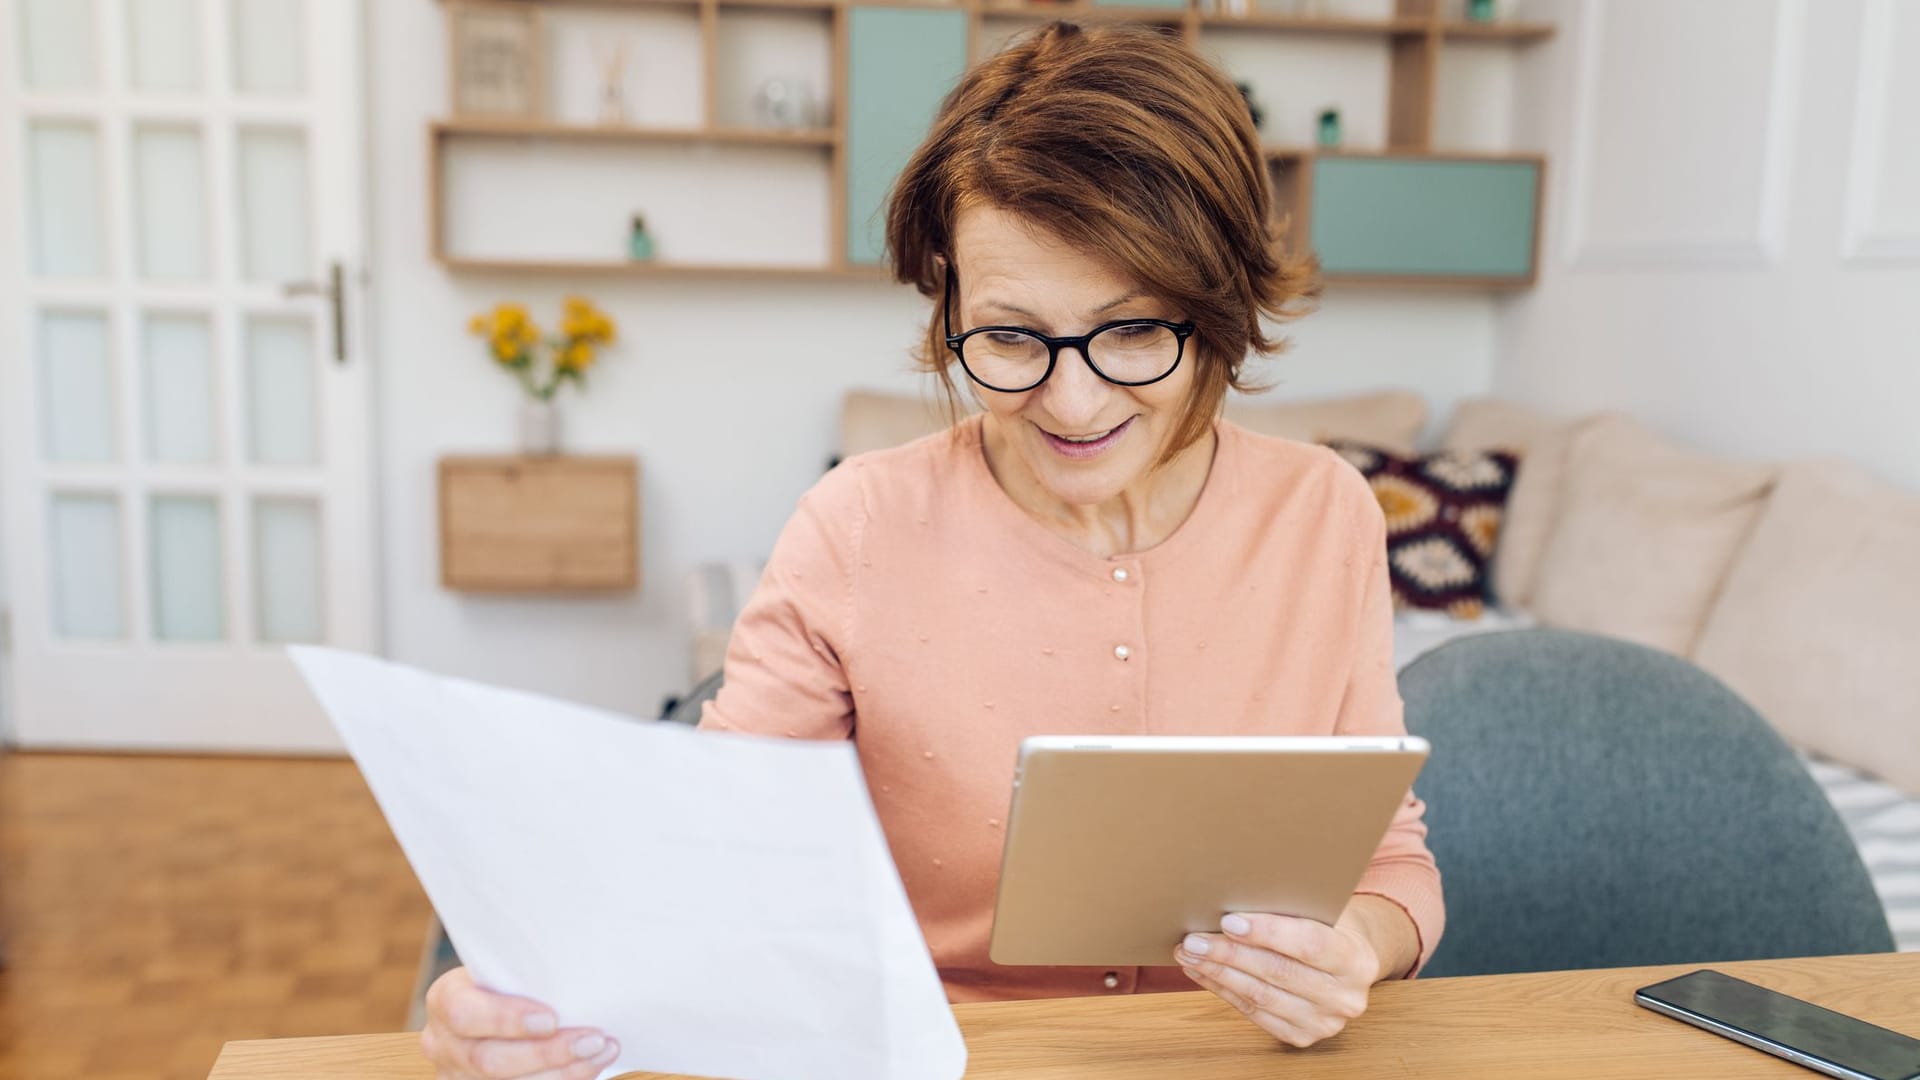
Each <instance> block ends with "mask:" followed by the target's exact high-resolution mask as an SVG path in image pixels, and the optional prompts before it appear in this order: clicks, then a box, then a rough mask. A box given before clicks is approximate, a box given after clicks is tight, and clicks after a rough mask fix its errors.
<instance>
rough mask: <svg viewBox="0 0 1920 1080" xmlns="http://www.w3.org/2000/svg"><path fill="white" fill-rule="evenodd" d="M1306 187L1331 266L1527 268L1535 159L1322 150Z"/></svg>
mask: <svg viewBox="0 0 1920 1080" xmlns="http://www.w3.org/2000/svg"><path fill="white" fill-rule="evenodd" d="M1312 190H1313V208H1312V215H1311V224H1310V225H1309V227H1308V228H1309V234H1308V235H1309V237H1310V238H1311V240H1312V242H1313V249H1314V252H1315V253H1316V254H1318V255H1319V256H1320V265H1321V268H1322V269H1323V270H1324V271H1325V272H1326V273H1327V274H1329V275H1353V276H1377V277H1422V278H1434V279H1445V278H1454V277H1460V278H1509V279H1513V280H1514V281H1516V282H1524V281H1526V280H1528V279H1530V278H1532V276H1533V250H1534V235H1533V234H1534V228H1535V213H1534V211H1535V207H1536V204H1537V203H1538V200H1539V197H1540V164H1539V162H1538V161H1535V160H1512V161H1499V160H1449V159H1444V158H1442V159H1433V158H1396V157H1371V156H1369V157H1340V156H1323V157H1320V158H1318V159H1317V160H1315V162H1314V166H1313V189H1312Z"/></svg>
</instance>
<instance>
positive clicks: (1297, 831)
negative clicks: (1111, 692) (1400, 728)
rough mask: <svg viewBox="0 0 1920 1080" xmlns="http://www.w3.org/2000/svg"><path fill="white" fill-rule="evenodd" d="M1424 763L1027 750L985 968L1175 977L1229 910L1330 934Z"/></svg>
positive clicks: (1304, 745) (1364, 754)
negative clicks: (1141, 971)
mask: <svg viewBox="0 0 1920 1080" xmlns="http://www.w3.org/2000/svg"><path fill="white" fill-rule="evenodd" d="M1427 751H1428V746H1427V742H1426V740H1425V739H1421V738H1418V737H1416V736H1391V737H1378V738H1367V737H1346V736H1276V737H1242V736H1160V735H1138V736H1116V737H1103V736H1091V735H1089V736H1079V735H1048V736H1036V737H1033V738H1029V739H1027V740H1025V741H1024V742H1023V743H1022V744H1021V746H1020V763H1019V770H1018V772H1017V774H1016V776H1015V778H1014V784H1013V808H1012V810H1011V811H1010V812H1009V814H1008V816H1007V846H1006V850H1005V853H1004V854H1003V855H1002V858H1001V863H1000V892H999V897H998V899H997V901H996V903H995V905H994V916H993V939H992V943H991V945H990V947H989V949H988V952H989V955H991V956H992V958H993V961H994V963H996V964H1060V965H1074V966H1087V967H1121V966H1133V965H1158V966H1167V965H1171V964H1173V963H1174V959H1173V949H1174V946H1175V945H1176V944H1178V942H1179V941H1180V938H1181V937H1182V936H1183V935H1185V934H1186V933H1188V932H1189V931H1195V930H1199V931H1217V930H1219V928H1220V917H1221V916H1222V915H1225V914H1227V913H1228V912H1235V911H1239V912H1272V913H1276V914H1283V915H1301V916H1305V917H1307V918H1310V919H1316V920H1318V921H1320V922H1323V923H1327V924H1329V925H1331V924H1332V923H1333V922H1334V921H1335V920H1337V919H1338V918H1339V917H1340V913H1341V911H1342V910H1344V909H1345V908H1346V906H1347V900H1348V898H1349V897H1351V896H1352V894H1353V888H1354V886H1355V885H1357V884H1359V881H1360V875H1361V874H1362V873H1363V872H1364V871H1365V870H1366V867H1367V863H1368V862H1369V861H1370V860H1371V859H1372V857H1373V853H1374V850H1375V849H1376V848H1378V847H1379V845H1380V840H1381V838H1382V837H1383V836H1385V835H1386V831H1387V826H1388V825H1390V824H1391V823H1392V821H1393V815H1394V813H1395V812H1396V811H1397V810H1399V808H1400V805H1401V803H1402V802H1403V801H1404V800H1405V798H1406V796H1407V790H1408V788H1410V787H1411V786H1412V784H1413V778H1414V777H1415V776H1416V775H1418V773H1419V772H1420V767H1421V766H1422V765H1423V764H1425V762H1426V759H1427Z"/></svg>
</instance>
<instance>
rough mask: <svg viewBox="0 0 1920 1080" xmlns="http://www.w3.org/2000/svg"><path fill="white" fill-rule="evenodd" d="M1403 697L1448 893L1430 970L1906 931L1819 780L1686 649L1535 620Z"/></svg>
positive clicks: (1474, 648)
mask: <svg viewBox="0 0 1920 1080" xmlns="http://www.w3.org/2000/svg"><path fill="white" fill-rule="evenodd" d="M1400 693H1401V696H1402V697H1404V698H1405V699H1406V703H1407V727H1408V729H1409V730H1410V731H1412V732H1413V733H1414V734H1417V735H1423V736H1425V737H1426V738H1427V739H1429V740H1431V741H1432V743H1433V757H1432V760H1431V761H1429V762H1428V764H1427V768H1426V770H1425V771H1424V772H1423V773H1422V774H1421V776H1420V779H1419V780H1418V781H1417V782H1416V784H1415V789H1416V790H1417V791H1418V792H1419V794H1420V795H1421V797H1422V798H1424V799H1426V800H1427V803H1428V809H1427V823H1428V826H1429V828H1430V830H1431V832H1430V834H1429V836H1428V843H1429V845H1430V846H1431V847H1432V849H1433V853H1434V856H1435V858H1436V859H1438V860H1439V863H1440V870H1441V874H1442V876H1443V878H1444V880H1445V886H1446V894H1447V930H1446V935H1445V937H1444V938H1443V939H1442V940H1441V943H1440V948H1439V950H1438V952H1437V953H1436V954H1435V956H1434V958H1433V960H1432V962H1431V963H1430V964H1429V965H1428V966H1427V968H1426V969H1425V971H1424V973H1423V974H1426V975H1429V976H1440V975H1475V974H1490V973H1495V972H1508V971H1547V970H1557V969H1566V968H1591V967H1622V966H1630V965H1640V964H1663V963H1697V962H1713V961H1729V960H1743V959H1759V958H1765V957H1778V956H1812V955H1828V954H1840V953H1863V952H1886V951H1890V950H1891V949H1892V948H1893V940H1892V937H1891V935H1890V934H1889V933H1888V930H1887V922H1886V915H1885V912H1884V911H1883V910H1882V908H1881V906H1880V901H1879V899H1878V898H1877V897H1876V896H1875V894H1874V890H1873V884H1872V882H1871V880H1869V878H1868V877H1867V872H1866V869H1865V867H1863V866H1862V865H1861V862H1860V856H1859V854H1858V852H1857V851H1856V850H1855V848H1854V845H1853V842H1852V840H1851V839H1850V838H1849V837H1848V835H1847V831H1846V829H1845V828H1844V827H1843V826H1842V824H1841V822H1840V818H1839V816H1838V815H1837V814H1835V812H1834V810H1833V807H1832V805H1831V804H1830V803H1828V801H1827V799H1826V796H1825V794H1824V793H1823V792H1822V791H1821V790H1820V787H1819V785H1817V784H1816V783H1815V782H1814V781H1813V779H1812V777H1811V776H1810V775H1809V774H1808V773H1807V771H1806V768H1805V767H1804V766H1803V765H1802V764H1801V762H1800V761H1799V760H1798V759H1797V758H1796V757H1795V756H1794V754H1793V752H1792V751H1791V750H1790V749H1788V748H1787V745H1786V744H1785V743H1783V742H1782V741H1781V740H1780V737H1779V736H1778V735H1776V734H1774V732H1773V730H1772V729H1771V728H1769V727H1768V726H1767V725H1766V723H1765V722H1764V721H1763V720H1761V718H1760V717H1759V715H1758V714H1756V713H1755V712H1754V711H1753V710H1752V709H1751V708H1750V707H1748V706H1747V704H1746V703H1745V702H1743V701H1742V700H1741V699H1740V698H1738V697H1736V696H1735V695H1734V694H1733V692H1732V691H1730V690H1728V689H1727V688H1726V687H1725V686H1723V685H1722V684H1721V683H1720V682H1719V681H1718V680H1716V679H1714V678H1713V677H1712V676H1711V675H1708V674H1707V673H1706V672H1704V671H1701V670H1700V669H1699V668H1696V667H1694V666H1693V665H1691V664H1689V663H1687V662H1686V661H1684V660H1680V659H1678V658H1676V657H1673V656H1669V655H1667V654H1665V653H1660V652H1655V651H1653V650H1651V649H1646V648H1642V647H1640V646H1637V645H1631V644H1628V643H1625V642H1621V641H1616V640H1612V639H1608V638H1599V637H1592V636H1589V635H1584V634H1572V633H1565V632H1559V631H1551V630H1522V631H1516V632H1512V633H1503V634H1487V635H1482V636H1477V637H1469V638H1465V639H1461V640H1459V641H1455V642H1453V643H1451V644H1448V645H1444V646H1442V647H1440V648H1438V649H1436V650H1434V651H1433V652H1431V653H1428V654H1427V655H1425V656H1423V657H1421V658H1420V659H1419V660H1416V661H1415V662H1413V663H1412V664H1410V665H1408V666H1407V668H1406V670H1404V671H1403V672H1402V673H1401V675H1400Z"/></svg>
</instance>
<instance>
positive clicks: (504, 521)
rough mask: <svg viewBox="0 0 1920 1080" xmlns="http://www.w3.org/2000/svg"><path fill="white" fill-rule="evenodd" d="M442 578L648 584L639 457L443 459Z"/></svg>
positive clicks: (476, 583) (512, 583) (571, 587)
mask: <svg viewBox="0 0 1920 1080" xmlns="http://www.w3.org/2000/svg"><path fill="white" fill-rule="evenodd" d="M440 583H441V584H442V585H444V586H446V587H447V588H449V589H462V590H467V591H473V592H559V591H572V592H584V591H592V590H615V589H635V588H638V587H639V585H640V464H639V462H638V461H636V460H635V459H633V458H631V457H572V456H564V457H449V458H442V459H441V461H440Z"/></svg>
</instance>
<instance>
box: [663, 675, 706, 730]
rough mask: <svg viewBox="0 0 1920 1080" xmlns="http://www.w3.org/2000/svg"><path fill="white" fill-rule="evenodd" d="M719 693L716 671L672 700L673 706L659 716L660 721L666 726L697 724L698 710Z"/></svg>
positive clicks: (698, 718) (698, 720)
mask: <svg viewBox="0 0 1920 1080" xmlns="http://www.w3.org/2000/svg"><path fill="white" fill-rule="evenodd" d="M719 692H720V672H718V671H716V672H714V673H713V674H711V675H709V676H707V677H706V678H704V679H701V680H700V681H699V683H697V684H695V686H694V688H693V689H691V690H689V691H687V692H686V693H685V694H683V695H681V696H680V697H678V698H676V699H674V702H673V704H671V705H669V706H667V709H666V711H665V712H663V713H661V714H660V719H661V721H662V722H663V723H668V724H697V723H699V722H700V710H702V709H704V708H706V705H707V702H709V701H712V700H713V697H714V695H715V694H718V693H719Z"/></svg>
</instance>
